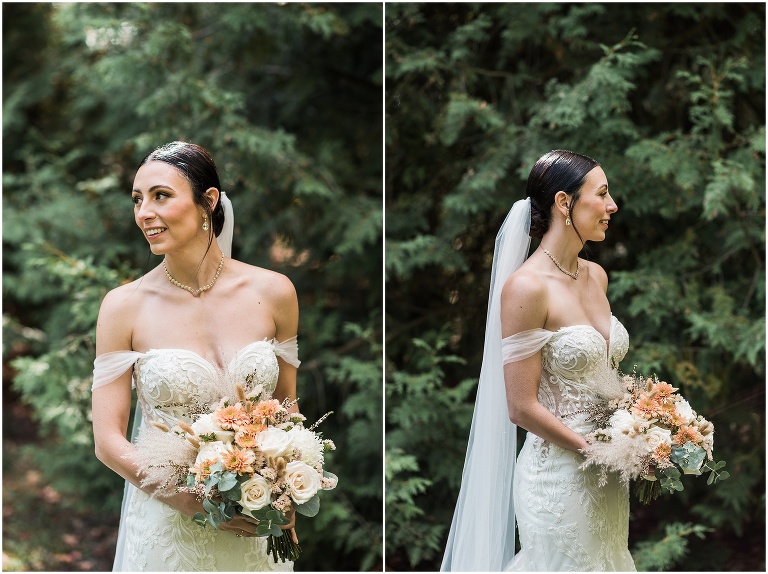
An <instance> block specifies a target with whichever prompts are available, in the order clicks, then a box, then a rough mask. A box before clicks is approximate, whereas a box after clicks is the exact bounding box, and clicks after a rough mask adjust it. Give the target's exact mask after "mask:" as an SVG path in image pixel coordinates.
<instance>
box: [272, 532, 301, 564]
mask: <svg viewBox="0 0 768 574" xmlns="http://www.w3.org/2000/svg"><path fill="white" fill-rule="evenodd" d="M267 554H272V558H274V560H275V564H277V561H278V559H280V560H281V561H282V562H285V561H286V560H290V561H292V562H295V561H296V560H297V559H298V558H299V554H301V546H299V545H298V543H296V542H294V541H293V538H292V537H291V536H290V535H289V533H288V531H285V532H283V535H282V536H272V535H271V534H270V535H269V536H268V537H267Z"/></svg>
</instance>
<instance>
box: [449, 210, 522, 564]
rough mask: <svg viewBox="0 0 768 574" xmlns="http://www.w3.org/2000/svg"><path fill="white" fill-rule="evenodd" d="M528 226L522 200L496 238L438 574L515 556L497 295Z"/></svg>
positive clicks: (513, 431) (512, 433) (512, 441)
mask: <svg viewBox="0 0 768 574" xmlns="http://www.w3.org/2000/svg"><path fill="white" fill-rule="evenodd" d="M530 225H531V202H530V199H523V200H520V201H517V202H516V203H515V204H514V205H513V206H512V209H511V210H510V211H509V214H507V217H506V219H505V220H504V223H503V224H502V226H501V229H500V230H499V233H498V235H497V236H496V244H495V246H494V253H493V267H492V271H491V287H490V295H489V297H488V315H487V317H486V328H485V348H484V350H483V363H482V368H481V370H480V382H479V384H478V389H477V398H476V400H475V411H474V414H473V416H472V427H471V430H470V433H469V443H468V445H467V454H466V458H465V460H464V471H463V473H462V477H461V490H460V492H459V498H458V501H457V502H456V510H455V511H454V514H453V522H452V523H451V530H450V533H449V535H448V542H447V544H446V548H445V555H444V557H443V563H442V565H441V567H440V570H442V571H485V572H500V571H502V570H503V569H504V568H505V566H507V565H508V564H509V562H510V561H511V560H512V558H513V557H514V555H515V510H514V505H513V501H512V477H513V473H514V469H515V459H516V456H517V427H516V426H515V425H514V424H512V423H511V422H510V420H509V414H508V412H507V397H506V390H505V386H504V371H503V367H502V356H501V290H502V287H503V286H504V283H505V282H506V280H507V279H508V278H509V276H510V275H511V274H512V273H514V272H515V271H516V270H517V269H518V268H519V267H520V266H521V265H522V264H523V262H524V261H525V260H526V258H527V257H528V251H529V249H530V244H531V238H530V236H529V235H528V233H529V231H530Z"/></svg>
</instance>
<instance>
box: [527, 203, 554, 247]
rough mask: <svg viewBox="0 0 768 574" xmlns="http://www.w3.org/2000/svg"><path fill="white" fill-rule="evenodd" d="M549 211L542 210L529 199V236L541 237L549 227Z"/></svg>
mask: <svg viewBox="0 0 768 574" xmlns="http://www.w3.org/2000/svg"><path fill="white" fill-rule="evenodd" d="M549 219H550V213H549V212H543V211H541V209H539V206H538V205H536V204H535V203H534V202H533V200H531V231H530V233H529V235H530V236H531V237H536V238H541V237H544V234H545V233H546V232H547V229H549Z"/></svg>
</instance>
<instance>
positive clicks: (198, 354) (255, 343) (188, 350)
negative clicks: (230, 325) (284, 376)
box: [138, 338, 277, 371]
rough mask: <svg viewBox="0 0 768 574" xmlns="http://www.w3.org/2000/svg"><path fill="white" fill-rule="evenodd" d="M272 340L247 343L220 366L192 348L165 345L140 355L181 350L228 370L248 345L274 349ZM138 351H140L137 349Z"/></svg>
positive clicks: (211, 364)
mask: <svg viewBox="0 0 768 574" xmlns="http://www.w3.org/2000/svg"><path fill="white" fill-rule="evenodd" d="M274 341H275V339H274V338H273V339H272V341H269V340H268V339H266V338H265V339H264V340H262V341H254V342H253V343H248V344H247V345H246V346H245V347H243V348H242V349H240V350H239V351H237V352H236V353H235V355H234V356H233V357H232V358H231V359H230V360H229V361H228V362H227V363H226V365H225V366H223V367H220V366H219V365H218V364H216V363H214V362H213V361H210V360H208V359H206V358H205V357H204V356H203V355H201V354H200V353H198V352H197V351H193V350H192V349H182V348H177V347H167V348H160V349H149V350H148V351H146V352H144V353H141V354H142V355H149V354H150V353H153V352H155V353H156V352H159V351H182V352H185V353H190V354H192V355H194V356H195V357H197V358H198V359H200V360H201V361H204V362H205V363H207V364H208V365H210V366H211V367H213V368H214V369H216V370H217V371H227V370H229V367H231V366H232V363H234V362H235V360H236V359H237V358H238V357H239V356H240V355H241V354H242V353H243V352H244V351H246V350H247V349H248V348H250V347H253V346H255V345H258V344H260V343H266V344H267V345H269V346H271V347H272V348H273V349H274V346H275V344H274ZM138 352H141V351H138ZM275 356H277V355H275ZM143 358H144V357H142V359H143ZM139 360H141V359H139Z"/></svg>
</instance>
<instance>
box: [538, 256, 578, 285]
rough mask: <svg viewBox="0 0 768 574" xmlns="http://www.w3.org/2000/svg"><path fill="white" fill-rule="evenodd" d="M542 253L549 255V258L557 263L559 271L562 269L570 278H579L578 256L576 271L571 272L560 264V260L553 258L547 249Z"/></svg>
mask: <svg viewBox="0 0 768 574" xmlns="http://www.w3.org/2000/svg"><path fill="white" fill-rule="evenodd" d="M544 253H546V254H547V255H549V258H550V259H551V260H552V262H553V263H554V264H555V265H557V268H558V269H559V270H560V271H562V272H563V273H565V274H566V275H568V277H571V278H572V279H578V278H579V271H581V264H580V263H579V258H578V257H577V258H576V272H575V273H571V272H570V271H568V270H567V269H565V268H564V267H563V266H562V265H560V262H559V261H558V260H557V259H555V256H554V255H552V254H551V253H550V252H549V251H547V250H546V249H544Z"/></svg>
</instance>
